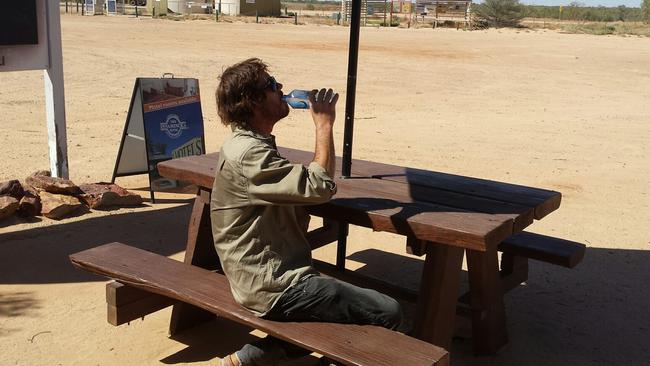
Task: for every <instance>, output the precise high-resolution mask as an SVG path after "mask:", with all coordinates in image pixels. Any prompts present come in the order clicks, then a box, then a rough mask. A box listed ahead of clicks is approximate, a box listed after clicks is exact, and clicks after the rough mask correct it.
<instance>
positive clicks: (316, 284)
mask: <svg viewBox="0 0 650 366" xmlns="http://www.w3.org/2000/svg"><path fill="white" fill-rule="evenodd" d="M265 318H267V319H271V320H279V321H282V320H284V321H322V322H330V323H354V324H372V325H379V326H382V327H384V328H388V329H393V330H401V327H402V320H403V318H402V309H401V306H400V304H399V303H398V302H397V301H395V300H394V299H393V298H391V297H389V296H386V295H384V294H382V293H379V292H377V291H375V290H370V289H365V288H361V287H358V286H354V285H351V284H349V283H346V282H342V281H338V280H336V279H333V278H329V277H322V276H314V277H310V278H308V279H306V280H304V281H302V282H300V283H298V284H297V285H295V286H294V287H292V288H291V289H289V290H287V292H285V293H284V294H283V295H282V297H281V298H280V299H279V300H278V302H277V303H276V304H275V306H273V309H271V311H270V312H269V313H268V314H267V315H266V316H265Z"/></svg>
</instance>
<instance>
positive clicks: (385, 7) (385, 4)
mask: <svg viewBox="0 0 650 366" xmlns="http://www.w3.org/2000/svg"><path fill="white" fill-rule="evenodd" d="M387 1H388V0H384V27H385V26H386V9H388V2H387Z"/></svg>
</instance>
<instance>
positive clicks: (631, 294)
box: [348, 248, 650, 365]
mask: <svg viewBox="0 0 650 366" xmlns="http://www.w3.org/2000/svg"><path fill="white" fill-rule="evenodd" d="M348 259H351V260H354V261H356V262H360V263H363V264H364V266H363V267H361V268H359V269H358V270H357V272H361V273H363V274H365V275H369V276H374V277H377V278H381V279H384V280H385V279H387V278H388V279H393V280H394V281H395V283H398V284H400V285H403V286H406V287H410V288H417V284H418V282H419V276H420V273H421V267H422V263H423V262H422V261H421V260H419V259H417V258H411V257H405V256H401V255H397V254H392V253H386V252H381V251H378V250H374V249H367V250H363V251H360V252H357V253H354V254H352V255H350V256H348ZM647 263H650V251H645V250H624V249H607V248H587V252H586V254H585V258H584V260H583V262H582V263H580V264H579V265H578V266H577V267H576V268H574V269H566V268H563V267H558V266H554V265H549V264H546V263H541V262H537V261H530V274H529V278H528V282H527V283H526V284H525V285H521V286H519V287H518V288H517V289H515V290H513V291H511V292H510V293H508V294H507V295H506V297H505V303H506V314H507V317H508V318H507V321H508V325H507V326H508V334H509V343H508V344H507V345H506V346H505V347H504V348H503V349H501V350H500V352H499V353H498V354H497V355H495V356H489V357H475V356H473V354H472V340H471V339H458V338H457V339H455V340H454V342H453V345H452V349H451V354H452V364H454V365H520V364H521V358H522V357H523V356H522V355H526V359H527V360H539V363H537V364H538V365H549V364H559V365H643V364H647V361H648V360H650V348H649V347H647V337H648V334H650V314H649V313H648V309H649V308H650V291H648V290H647V289H648V280H650V266H648V265H647ZM464 285H466V284H464ZM463 287H466V286H463ZM531 355H532V356H531Z"/></svg>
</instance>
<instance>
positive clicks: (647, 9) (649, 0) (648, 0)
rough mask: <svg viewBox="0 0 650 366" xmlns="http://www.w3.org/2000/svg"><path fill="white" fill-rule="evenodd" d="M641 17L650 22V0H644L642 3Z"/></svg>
mask: <svg viewBox="0 0 650 366" xmlns="http://www.w3.org/2000/svg"><path fill="white" fill-rule="evenodd" d="M641 18H643V21H644V22H646V23H650V0H643V3H641Z"/></svg>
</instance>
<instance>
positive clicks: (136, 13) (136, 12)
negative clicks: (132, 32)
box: [135, 3, 138, 18]
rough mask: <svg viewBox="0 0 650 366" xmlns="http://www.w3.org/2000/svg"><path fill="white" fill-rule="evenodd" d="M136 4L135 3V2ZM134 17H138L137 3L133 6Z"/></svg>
mask: <svg viewBox="0 0 650 366" xmlns="http://www.w3.org/2000/svg"><path fill="white" fill-rule="evenodd" d="M136 4H137V3H136ZM135 17H136V18H137V17H138V6H137V5H136V6H135Z"/></svg>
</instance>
